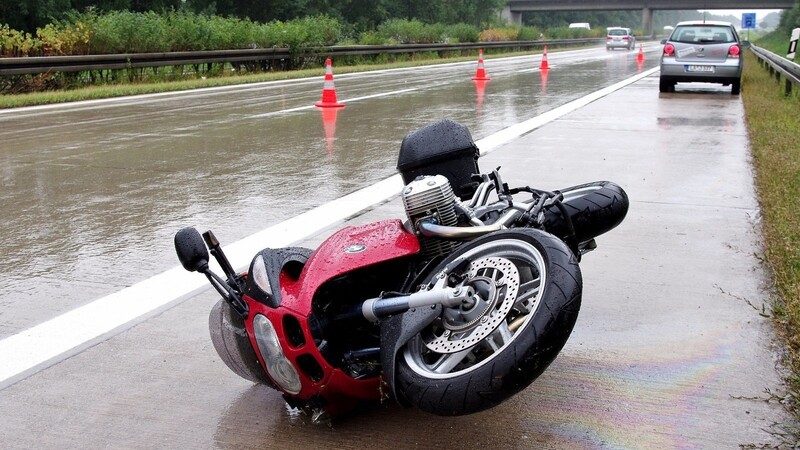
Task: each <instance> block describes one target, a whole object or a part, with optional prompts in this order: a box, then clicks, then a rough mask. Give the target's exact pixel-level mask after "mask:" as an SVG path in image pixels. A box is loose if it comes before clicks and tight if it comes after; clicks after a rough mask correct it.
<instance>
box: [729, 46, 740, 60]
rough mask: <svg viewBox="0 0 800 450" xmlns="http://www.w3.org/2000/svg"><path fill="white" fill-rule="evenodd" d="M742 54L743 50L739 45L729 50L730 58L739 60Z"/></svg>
mask: <svg viewBox="0 0 800 450" xmlns="http://www.w3.org/2000/svg"><path fill="white" fill-rule="evenodd" d="M740 52H741V50H740V49H739V46H738V45H731V48H729V49H728V56H730V57H731V58H738V57H739V53H740Z"/></svg>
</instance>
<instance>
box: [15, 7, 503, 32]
mask: <svg viewBox="0 0 800 450" xmlns="http://www.w3.org/2000/svg"><path fill="white" fill-rule="evenodd" d="M505 3H506V2H505V0H17V1H3V2H1V3H0V24H2V23H5V24H6V25H8V26H9V27H10V28H12V29H16V30H20V31H23V32H27V33H35V32H36V30H37V29H38V28H41V27H44V26H45V25H47V24H48V23H52V22H54V21H58V20H63V19H65V18H66V17H68V15H69V14H75V13H82V12H85V11H86V10H87V9H88V10H94V11H96V12H98V13H104V12H110V11H130V12H148V11H154V12H165V11H170V10H174V11H178V10H183V11H188V12H192V13H197V14H204V15H218V16H222V17H235V18H240V19H249V20H251V21H253V22H260V23H266V22H271V21H276V20H277V21H287V20H292V19H297V18H302V17H308V16H316V15H325V16H328V17H332V18H335V19H337V20H340V21H342V22H345V23H348V24H351V25H352V26H353V27H354V29H355V31H357V32H360V31H366V30H369V29H374V28H375V27H376V26H377V25H378V24H380V23H382V22H385V21H387V20H390V19H406V20H414V19H416V20H420V21H423V22H426V23H443V24H454V23H467V24H471V25H475V26H480V25H481V24H483V23H493V22H496V21H497V18H498V14H499V11H500V9H501V8H502V7H503V6H504V5H505Z"/></svg>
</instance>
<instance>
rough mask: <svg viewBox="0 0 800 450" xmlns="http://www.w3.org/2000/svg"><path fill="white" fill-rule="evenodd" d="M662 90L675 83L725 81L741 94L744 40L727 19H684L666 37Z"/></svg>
mask: <svg viewBox="0 0 800 450" xmlns="http://www.w3.org/2000/svg"><path fill="white" fill-rule="evenodd" d="M661 43H662V44H664V50H663V52H662V54H661V77H660V83H659V85H658V87H659V91H661V92H673V91H675V83H685V82H703V83H722V85H723V86H728V85H730V86H731V94H733V95H738V94H739V91H740V89H741V86H742V81H741V80H742V64H743V60H744V58H742V55H741V53H742V43H741V41H740V40H739V35H738V34H737V33H736V29H735V28H734V27H733V25H731V24H729V23H727V22H710V21H708V22H706V21H689V22H680V23H678V24H677V25H676V26H675V29H674V30H672V33H671V34H670V35H669V37H668V38H667V39H665V40H663V41H661Z"/></svg>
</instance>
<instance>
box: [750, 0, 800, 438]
mask: <svg viewBox="0 0 800 450" xmlns="http://www.w3.org/2000/svg"><path fill="white" fill-rule="evenodd" d="M781 25H782V26H781V27H780V28H779V29H778V30H777V31H775V32H774V33H772V34H770V35H767V36H765V37H763V38H761V39H759V40H757V41H755V42H754V44H756V45H758V46H760V47H763V48H766V49H768V50H770V51H772V52H774V53H776V54H778V55H781V56H785V55H786V49H787V48H788V43H789V36H790V32H791V29H792V28H795V27H800V2H798V5H797V6H795V8H794V9H793V10H791V11H787V12H786V13H785V16H784V18H783V20H782V22H781ZM745 55H746V57H747V60H746V61H745V66H744V67H745V69H744V74H743V80H742V85H743V86H744V89H743V90H742V100H743V102H744V107H745V117H746V120H747V128H748V133H749V136H750V146H751V149H752V153H753V161H754V166H755V179H756V188H757V191H758V197H759V202H760V206H761V215H762V218H761V228H762V230H761V231H762V235H763V238H764V260H765V262H766V264H767V265H768V267H769V269H770V271H771V274H772V279H773V283H774V298H773V302H772V317H773V319H774V321H775V323H776V325H777V328H778V331H779V333H780V334H781V335H782V336H783V338H784V340H785V342H786V355H785V362H786V365H787V367H788V369H789V370H790V374H789V375H788V379H787V387H788V392H787V393H786V395H781V396H780V397H779V398H778V399H779V400H780V401H781V403H782V404H784V405H785V406H786V407H787V408H788V409H789V410H790V411H791V412H792V413H793V414H794V416H795V419H796V420H797V423H800V119H798V111H800V87H798V86H795V87H794V88H793V90H792V94H791V95H789V96H786V95H785V94H784V89H783V84H782V83H783V81H782V82H781V83H778V82H776V80H775V79H774V78H773V77H772V76H770V74H769V72H768V71H767V70H766V69H764V68H762V67H761V66H760V65H759V64H758V62H757V60H756V58H755V56H753V54H752V53H750V52H746V53H745ZM772 394H777V393H772ZM797 423H795V424H791V425H790V424H778V425H776V429H775V430H774V431H775V432H776V434H779V435H780V436H781V437H782V438H783V439H784V442H785V443H786V444H787V445H789V447H790V448H797V447H796V445H797V444H798V443H800V429H798V428H797Z"/></svg>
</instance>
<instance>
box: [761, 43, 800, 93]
mask: <svg viewBox="0 0 800 450" xmlns="http://www.w3.org/2000/svg"><path fill="white" fill-rule="evenodd" d="M750 50H751V51H752V52H753V54H754V55H755V56H756V58H758V61H759V64H761V65H762V66H764V65H766V66H767V68H768V69H769V71H770V74H772V75H774V76H775V78H776V79H777V81H778V82H779V83H780V81H781V76H783V77H784V79H785V81H784V93H785V94H786V95H791V94H792V85H797V86H800V65H798V64H795V63H794V62H792V61H789V60H788V59H786V58H782V57H780V56H778V55H776V54H775V53H772V52H771V51H769V50H765V49H763V48H761V47H757V46H755V45H750Z"/></svg>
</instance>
